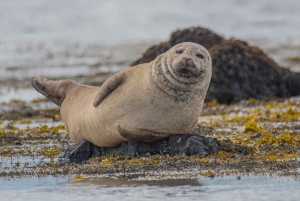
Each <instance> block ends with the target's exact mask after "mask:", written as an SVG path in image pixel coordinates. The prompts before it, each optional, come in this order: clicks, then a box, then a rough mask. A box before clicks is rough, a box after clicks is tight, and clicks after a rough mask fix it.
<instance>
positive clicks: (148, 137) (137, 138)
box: [117, 124, 171, 142]
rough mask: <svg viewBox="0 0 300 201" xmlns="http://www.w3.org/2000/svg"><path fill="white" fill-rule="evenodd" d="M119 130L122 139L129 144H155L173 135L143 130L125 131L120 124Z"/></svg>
mask: <svg viewBox="0 0 300 201" xmlns="http://www.w3.org/2000/svg"><path fill="white" fill-rule="evenodd" d="M117 130H118V131H119V133H120V135H121V137H122V138H123V139H124V140H126V141H127V142H153V141H155V140H159V139H163V138H166V137H168V136H169V135H171V134H167V133H155V132H152V131H147V130H142V129H125V128H122V127H121V126H120V125H119V124H117Z"/></svg>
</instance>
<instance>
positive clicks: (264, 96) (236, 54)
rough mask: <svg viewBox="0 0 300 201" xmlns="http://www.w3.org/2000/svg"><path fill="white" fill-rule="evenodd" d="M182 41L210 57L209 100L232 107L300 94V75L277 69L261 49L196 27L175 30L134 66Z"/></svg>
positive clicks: (153, 57)
mask: <svg viewBox="0 0 300 201" xmlns="http://www.w3.org/2000/svg"><path fill="white" fill-rule="evenodd" d="M181 42H194V43H198V44H201V45H203V46H204V47H205V48H207V49H208V51H209V52H210V54H211V57H212V63H213V68H212V69H213V73H212V80H211V83H210V87H209V89H208V92H207V95H206V101H211V100H216V101H217V102H219V103H225V104H230V103H233V102H237V101H240V100H245V99H250V98H255V99H261V100H270V99H273V98H287V97H291V96H297V95H300V76H299V75H298V74H296V73H293V72H291V71H290V70H288V69H285V68H282V67H280V66H278V65H277V64H276V63H275V62H274V61H273V60H272V59H271V58H269V57H268V55H266V54H265V53H264V52H263V51H262V50H261V49H259V48H258V47H254V46H251V45H249V44H248V43H247V42H245V41H241V40H236V39H229V40H226V39H224V38H223V37H222V36H220V35H218V34H216V33H214V32H212V31H211V30H208V29H205V28H202V27H194V28H189V29H183V30H178V31H175V32H173V33H172V34H171V37H170V39H169V41H167V42H163V43H160V44H159V45H154V46H153V47H150V48H149V49H148V50H147V51H146V52H145V53H144V54H143V55H142V56H141V58H140V59H138V60H137V61H135V62H133V64H132V65H137V64H140V63H146V62H150V61H152V60H153V59H155V58H156V57H157V56H158V55H159V54H161V53H164V52H166V51H167V50H168V49H169V48H171V47H172V46H174V45H176V44H178V43H181Z"/></svg>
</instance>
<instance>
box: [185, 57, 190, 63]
mask: <svg viewBox="0 0 300 201" xmlns="http://www.w3.org/2000/svg"><path fill="white" fill-rule="evenodd" d="M183 59H184V61H185V63H189V62H190V61H191V60H192V59H191V58H186V57H183Z"/></svg>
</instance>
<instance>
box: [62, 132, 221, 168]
mask: <svg viewBox="0 0 300 201" xmlns="http://www.w3.org/2000/svg"><path fill="white" fill-rule="evenodd" d="M219 149H220V148H219V143H218V141H217V140H216V139H214V138H210V137H203V136H200V135H198V134H180V135H171V136H169V137H167V138H165V139H161V140H157V141H155V142H152V143H146V142H123V143H122V144H121V145H120V146H118V147H114V148H103V147H98V146H96V145H94V144H92V143H91V142H88V141H86V140H84V141H81V142H80V143H78V144H75V145H72V146H71V147H70V148H68V149H67V150H64V151H63V152H62V153H61V154H60V155H59V157H58V159H59V161H65V160H69V161H70V162H74V163H82V162H84V161H87V160H88V159H90V158H92V157H98V156H103V155H107V154H113V153H117V154H125V155H131V156H135V157H141V156H146V155H147V154H148V153H149V154H151V155H155V154H161V155H166V154H169V155H170V156H174V155H176V154H180V155H181V154H185V155H187V156H192V155H197V154H200V155H202V156H207V155H209V154H213V153H215V152H217V151H218V150H219Z"/></svg>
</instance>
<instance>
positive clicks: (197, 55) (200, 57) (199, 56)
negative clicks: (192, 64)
mask: <svg viewBox="0 0 300 201" xmlns="http://www.w3.org/2000/svg"><path fill="white" fill-rule="evenodd" d="M196 57H198V58H199V59H204V58H205V57H204V56H203V54H200V53H198V54H196Z"/></svg>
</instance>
